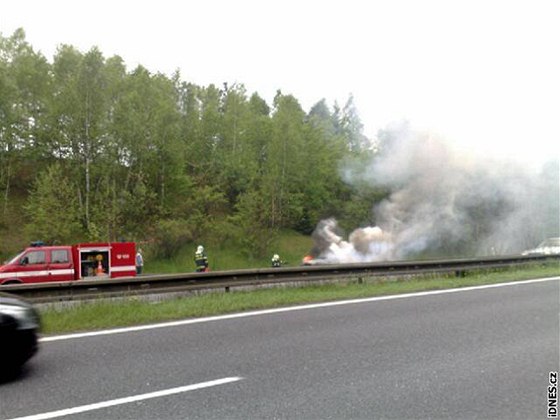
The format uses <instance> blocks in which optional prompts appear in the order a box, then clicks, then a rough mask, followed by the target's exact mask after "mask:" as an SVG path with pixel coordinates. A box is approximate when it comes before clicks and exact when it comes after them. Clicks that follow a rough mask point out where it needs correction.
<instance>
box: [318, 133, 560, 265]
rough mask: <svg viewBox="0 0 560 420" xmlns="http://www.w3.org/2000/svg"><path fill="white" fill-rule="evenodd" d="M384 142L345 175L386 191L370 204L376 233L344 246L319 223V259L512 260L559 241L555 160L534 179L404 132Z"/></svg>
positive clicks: (360, 233) (519, 169)
mask: <svg viewBox="0 0 560 420" xmlns="http://www.w3.org/2000/svg"><path fill="white" fill-rule="evenodd" d="M382 134H383V135H382V136H381V138H380V145H379V146H380V150H379V152H378V153H377V154H376V155H375V157H374V158H373V160H372V161H371V162H370V164H368V165H367V166H366V167H365V170H362V171H361V172H360V173H359V174H358V173H357V171H356V170H355V169H352V168H345V171H344V173H345V179H346V181H347V182H354V181H360V182H364V181H367V182H368V183H370V184H371V185H376V186H382V187H384V188H387V189H388V191H389V194H388V196H387V198H386V199H385V200H383V201H381V202H380V203H372V205H373V211H372V216H373V217H372V219H373V221H374V222H375V223H374V224H375V225H377V226H376V227H368V228H361V229H357V230H356V231H354V232H353V233H352V234H351V235H350V236H349V239H348V241H346V240H343V239H342V237H341V234H340V233H339V232H338V233H337V224H336V221H335V220H334V219H330V220H327V221H322V222H321V223H319V225H318V226H317V228H316V230H315V232H314V235H313V237H314V239H315V249H314V253H315V254H316V256H318V257H319V258H321V259H325V260H326V262H362V261H381V260H390V259H406V258H413V257H419V256H420V257H422V256H427V257H438V256H441V257H465V256H484V255H495V254H502V255H503V254H515V253H519V252H521V251H523V250H525V249H528V248H531V247H534V246H535V245H536V244H537V243H538V242H540V241H541V240H543V239H545V238H547V237H553V236H560V233H559V231H560V228H559V225H560V220H559V219H560V213H559V212H560V205H559V189H560V186H559V173H558V159H557V157H551V158H552V159H551V162H549V163H548V164H546V165H543V167H542V168H541V169H540V170H539V171H535V170H534V169H533V168H527V167H525V166H523V165H520V164H518V163H517V164H514V163H511V162H505V161H503V160H500V159H499V158H490V157H486V158H480V157H478V158H476V159H475V158H474V157H472V156H467V155H466V154H465V153H464V152H459V151H457V150H455V149H453V148H452V147H451V146H450V145H449V144H447V143H445V142H444V141H443V140H442V139H439V138H437V137H434V136H430V135H427V134H419V133H415V132H413V131H411V130H410V129H409V127H408V126H406V125H405V126H402V127H399V128H398V129H392V130H388V131H386V132H384V133H382ZM554 158H556V159H554Z"/></svg>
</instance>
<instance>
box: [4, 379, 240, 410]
mask: <svg viewBox="0 0 560 420" xmlns="http://www.w3.org/2000/svg"><path fill="white" fill-rule="evenodd" d="M241 379H243V378H240V377H231V378H222V379H216V380H214V381H208V382H201V383H199V384H193V385H186V386H180V387H177V388H171V389H164V390H162V391H156V392H149V393H147V394H140V395H133V396H131V397H125V398H118V399H116V400H109V401H102V402H99V403H95V404H88V405H81V406H79V407H73V408H66V409H64V410H57V411H50V412H48V413H40V414H34V415H31V416H25V417H17V418H13V419H10V420H46V419H54V418H56V417H62V416H68V415H72V414H78V413H84V412H86V411H92V410H99V409H101V408H107V407H113V406H115V405H122V404H128V403H132V402H137V401H143V400H148V399H151V398H159V397H165V396H168V395H173V394H180V393H183V392H189V391H195V390H197V389H202V388H209V387H212V386H217V385H224V384H228V383H231V382H236V381H240V380H241Z"/></svg>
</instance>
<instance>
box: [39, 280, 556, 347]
mask: <svg viewBox="0 0 560 420" xmlns="http://www.w3.org/2000/svg"><path fill="white" fill-rule="evenodd" d="M555 280H560V277H548V278H544V279H534V280H523V281H515V282H510V283H496V284H486V285H482V286H469V287H461V288H457V289H445V290H430V291H427V292H415V293H405V294H401V295H390V296H376V297H371V298H361V299H351V300H339V301H334V302H323V303H312V304H308V305H300V306H289V307H285V308H274V309H264V310H260V311H251V312H240V313H235V314H229V315H218V316H211V317H206V318H191V319H184V320H180V321H171V322H162V323H159V324H149V325H138V326H135V327H125V328H114V329H110V330H101V331H90V332H85V333H75V334H65V335H55V336H51V337H43V338H41V339H40V341H41V342H50V341H60V340H71V339H74V338H84V337H96V336H100V335H110V334H122V333H128V332H133V331H144V330H151V329H155V328H169V327H177V326H182V325H189V324H200V323H203V322H211V321H222V320H226V319H236V318H246V317H251V316H259V315H268V314H278V313H283V312H293V311H303V310H306V309H316V308H326V307H329V306H342V305H353V304H357V303H367V302H379V301H384V300H394V299H407V298H413V297H422V296H433V295H443V294H447V293H459V292H469V291H473V290H484V289H494V288H498V287H508V286H517V285H522V284H532V283H541V282H546V281H555Z"/></svg>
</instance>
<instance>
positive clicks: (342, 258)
mask: <svg viewBox="0 0 560 420" xmlns="http://www.w3.org/2000/svg"><path fill="white" fill-rule="evenodd" d="M341 235H342V233H341V230H340V229H339V227H338V224H337V222H336V220H335V219H332V218H331V219H326V220H322V221H321V222H319V224H318V225H317V227H316V229H315V231H314V232H313V234H312V235H311V236H312V238H313V241H314V246H313V248H312V249H311V251H310V252H309V254H308V255H306V256H305V257H304V258H303V261H302V265H306V266H311V265H322V264H344V263H359V262H376V261H387V260H390V259H392V258H393V256H394V244H393V240H392V237H391V235H390V234H388V233H386V232H384V231H383V230H382V229H381V228H380V227H378V226H375V227H365V228H359V229H356V230H354V231H353V232H352V233H351V234H350V236H349V237H348V240H344V239H343V237H342V236H341Z"/></svg>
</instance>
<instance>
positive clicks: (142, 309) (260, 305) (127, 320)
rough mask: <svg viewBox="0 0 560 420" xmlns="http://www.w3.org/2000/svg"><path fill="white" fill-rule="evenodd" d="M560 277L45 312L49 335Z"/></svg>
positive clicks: (304, 290) (528, 274) (483, 276)
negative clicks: (342, 300)
mask: <svg viewBox="0 0 560 420" xmlns="http://www.w3.org/2000/svg"><path fill="white" fill-rule="evenodd" d="M558 275H560V266H559V265H558V264H557V263H551V264H547V265H532V266H529V267H527V268H524V269H508V270H499V271H494V272H471V273H468V274H467V276H465V277H459V278H458V277H455V276H442V275H437V276H436V275H426V276H422V277H409V278H407V279H405V278H383V279H379V278H369V279H364V281H363V282H361V283H360V282H358V281H357V280H356V279H347V280H345V281H338V282H331V283H328V284H327V283H325V284H320V285H307V286H302V287H287V286H283V287H274V288H267V289H257V290H253V291H232V292H231V293H222V292H214V293H204V294H197V295H191V296H189V297H183V298H176V299H172V300H165V301H159V302H146V301H143V300H140V299H138V298H128V299H125V300H119V301H100V302H94V303H85V304H81V305H78V306H75V307H70V308H65V309H60V308H58V309H57V308H54V307H51V308H45V309H42V310H41V314H42V320H43V333H44V334H60V333H67V332H74V331H89V330H95V329H103V328H112V327H122V326H131V325H140V324H146V323H154V322H163V321H169V320H176V319H184V318H194V317H203V316H212V315H218V314H227V313H232V312H241V311H247V310H257V309H264V308H276V307H282V306H289V305H296V304H305V303H312V302H326V301H334V300H341V299H355V298H363V297H373V296H385V295H392V294H399V293H409V292H416V291H425V290H438V289H447V288H456V287H466V286H473V285H480V284H493V283H501V282H508V281H516V280H525V279H530V278H540V277H549V276H558Z"/></svg>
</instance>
